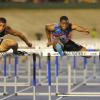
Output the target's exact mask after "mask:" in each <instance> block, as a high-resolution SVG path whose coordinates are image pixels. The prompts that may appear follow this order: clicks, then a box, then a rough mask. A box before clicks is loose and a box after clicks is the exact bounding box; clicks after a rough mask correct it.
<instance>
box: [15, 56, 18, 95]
mask: <svg viewBox="0 0 100 100" xmlns="http://www.w3.org/2000/svg"><path fill="white" fill-rule="evenodd" d="M14 59H15V61H14V82H15V87H14V92H15V95H16V96H17V64H18V56H15V58H14Z"/></svg>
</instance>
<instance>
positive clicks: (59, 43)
mask: <svg viewBox="0 0 100 100" xmlns="http://www.w3.org/2000/svg"><path fill="white" fill-rule="evenodd" d="M45 30H46V34H47V38H48V44H47V46H50V45H53V48H54V50H55V51H57V52H59V54H60V55H61V56H63V55H64V51H87V49H86V48H85V47H83V46H81V45H78V44H76V43H75V42H73V41H72V40H71V36H72V34H71V32H72V31H73V30H76V31H79V32H85V33H87V34H89V31H88V29H87V28H84V27H81V26H78V25H75V24H72V23H70V22H69V19H68V17H66V16H61V17H60V22H59V23H58V24H48V25H46V27H45Z"/></svg>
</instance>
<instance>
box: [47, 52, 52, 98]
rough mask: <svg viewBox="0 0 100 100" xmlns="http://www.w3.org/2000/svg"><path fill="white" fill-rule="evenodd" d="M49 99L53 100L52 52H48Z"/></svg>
mask: <svg viewBox="0 0 100 100" xmlns="http://www.w3.org/2000/svg"><path fill="white" fill-rule="evenodd" d="M47 60H48V99H49V100H51V59H50V53H49V54H48V59H47Z"/></svg>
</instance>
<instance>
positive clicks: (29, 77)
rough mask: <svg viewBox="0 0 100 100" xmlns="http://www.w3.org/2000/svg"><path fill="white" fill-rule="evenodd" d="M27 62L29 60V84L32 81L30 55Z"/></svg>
mask: <svg viewBox="0 0 100 100" xmlns="http://www.w3.org/2000/svg"><path fill="white" fill-rule="evenodd" d="M27 62H28V77H27V78H28V84H30V82H31V66H30V65H31V64H30V55H28V57H27Z"/></svg>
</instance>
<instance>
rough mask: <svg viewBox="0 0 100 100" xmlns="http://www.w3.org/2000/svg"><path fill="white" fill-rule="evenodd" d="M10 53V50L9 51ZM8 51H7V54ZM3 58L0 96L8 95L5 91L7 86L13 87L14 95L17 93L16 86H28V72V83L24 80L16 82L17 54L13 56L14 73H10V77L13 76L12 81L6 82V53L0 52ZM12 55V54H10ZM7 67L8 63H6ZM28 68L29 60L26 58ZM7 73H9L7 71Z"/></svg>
mask: <svg viewBox="0 0 100 100" xmlns="http://www.w3.org/2000/svg"><path fill="white" fill-rule="evenodd" d="M10 53H11V52H10ZM10 53H7V54H8V55H9V54H10ZM2 56H3V58H4V72H3V74H4V77H3V82H0V86H1V87H3V92H1V93H0V95H1V96H3V95H8V94H9V93H8V92H7V87H14V92H15V95H17V87H21V86H30V84H31V78H30V76H31V75H30V72H29V73H28V76H27V79H28V83H27V82H26V83H25V82H17V76H18V74H17V67H18V56H14V65H13V66H14V73H13V74H14V75H12V77H13V78H14V82H7V78H9V77H7V55H6V53H4V54H2ZM11 56H13V55H11ZM8 67H9V65H8ZM28 69H29V70H30V60H28ZM8 74H9V73H8Z"/></svg>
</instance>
